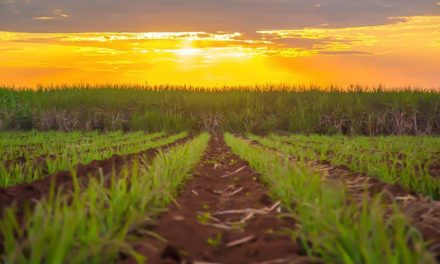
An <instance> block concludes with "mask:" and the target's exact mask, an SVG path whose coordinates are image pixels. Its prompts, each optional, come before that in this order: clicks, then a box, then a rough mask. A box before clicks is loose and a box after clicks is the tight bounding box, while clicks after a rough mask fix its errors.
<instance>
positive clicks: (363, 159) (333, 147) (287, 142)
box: [249, 135, 440, 199]
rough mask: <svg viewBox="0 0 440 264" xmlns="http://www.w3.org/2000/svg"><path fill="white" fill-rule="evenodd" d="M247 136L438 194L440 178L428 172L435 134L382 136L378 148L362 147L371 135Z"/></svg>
mask: <svg viewBox="0 0 440 264" xmlns="http://www.w3.org/2000/svg"><path fill="white" fill-rule="evenodd" d="M249 138H250V139H252V140H256V141H258V142H259V143H260V144H263V145H265V146H268V147H272V148H275V149H277V150H279V151H281V152H283V153H286V154H289V155H292V156H294V157H297V158H298V159H300V160H319V161H326V162H330V163H331V164H333V165H343V166H346V167H348V168H349V169H350V170H351V171H353V172H361V173H366V174H368V175H370V176H374V177H377V178H379V179H381V180H382V181H384V182H387V183H397V184H400V185H402V186H404V187H406V188H409V189H411V190H413V191H416V192H419V193H421V194H424V195H428V196H430V197H432V198H434V199H439V198H440V181H439V180H438V179H437V178H436V177H434V176H435V175H432V172H431V169H432V168H434V167H435V166H438V165H440V164H439V162H440V157H439V156H438V155H437V153H436V151H435V149H434V148H433V144H431V143H432V142H435V143H436V144H438V142H439V141H440V140H439V139H436V138H430V139H425V141H424V142H425V143H422V141H419V144H418V146H416V145H417V144H416V143H410V142H409V141H407V140H404V139H399V138H398V137H395V138H394V140H390V139H386V141H385V142H381V143H377V144H376V146H380V148H379V149H378V150H376V151H365V150H366V149H367V150H368V144H366V142H367V141H372V139H368V140H359V139H357V138H346V139H344V140H340V141H338V140H336V141H332V140H331V137H328V138H327V137H320V136H316V137H313V140H315V141H316V142H320V143H319V144H309V143H307V140H308V137H304V136H292V137H280V136H276V135H270V136H269V137H266V138H262V137H258V136H254V135H249ZM377 140H379V141H380V140H383V139H381V138H378V139H377ZM386 142H388V144H387V143H386ZM399 142H403V143H399ZM393 144H396V145H397V146H399V148H398V149H399V151H398V153H397V154H392V153H390V152H387V149H393V147H391V146H392V145H393ZM388 146H390V147H388ZM394 148H397V147H394Z"/></svg>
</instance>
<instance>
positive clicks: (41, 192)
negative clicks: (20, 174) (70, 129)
mask: <svg viewBox="0 0 440 264" xmlns="http://www.w3.org/2000/svg"><path fill="white" fill-rule="evenodd" d="M189 139H190V137H185V138H182V139H179V140H176V141H175V142H173V143H170V144H167V145H164V146H161V147H158V148H151V149H147V150H145V151H142V152H139V153H134V154H129V155H113V156H112V157H110V158H108V159H104V160H95V161H92V162H90V163H88V164H78V165H76V166H75V172H76V177H77V178H78V180H79V181H81V183H86V182H87V180H88V179H89V178H90V177H96V176H99V175H101V174H102V175H107V174H110V173H112V171H114V170H115V171H118V170H120V169H122V168H123V166H124V165H126V164H127V163H129V162H131V161H133V160H134V159H135V158H137V157H141V156H142V157H145V158H147V160H149V161H151V160H152V159H153V158H154V157H155V156H156V155H157V154H158V153H159V151H163V150H166V149H168V148H171V147H174V146H176V145H178V144H182V143H184V142H186V141H188V140H189ZM72 179H73V178H72V173H71V171H68V170H66V171H61V172H57V173H54V174H51V175H48V176H46V177H44V178H42V179H39V180H36V181H33V182H31V183H25V184H19V185H15V186H11V187H6V188H0V212H1V211H2V210H3V209H5V208H7V207H9V206H12V205H15V206H17V207H18V208H23V207H24V206H26V205H31V206H32V205H33V204H35V202H36V201H38V200H39V199H41V198H42V197H44V196H46V195H48V194H49V192H50V188H51V185H52V184H54V186H55V190H62V191H64V192H66V191H67V190H69V189H71V188H72V184H73V182H72Z"/></svg>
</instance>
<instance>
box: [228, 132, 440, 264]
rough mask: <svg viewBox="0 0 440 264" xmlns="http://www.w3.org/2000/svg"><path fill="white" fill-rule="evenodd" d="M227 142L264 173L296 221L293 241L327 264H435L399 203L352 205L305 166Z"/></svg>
mask: <svg viewBox="0 0 440 264" xmlns="http://www.w3.org/2000/svg"><path fill="white" fill-rule="evenodd" d="M225 140H226V143H227V144H228V145H229V146H230V147H231V148H232V150H233V152H235V153H237V154H238V155H239V156H240V157H241V158H243V159H245V160H247V161H248V162H249V164H250V166H251V167H252V168H254V169H255V170H256V171H258V172H260V173H261V174H262V176H261V180H262V181H263V182H264V183H265V184H266V185H267V186H268V188H269V190H270V192H271V195H272V196H273V197H274V199H279V200H281V201H282V202H283V204H284V206H285V207H286V209H287V210H288V212H289V213H288V214H290V215H291V216H292V217H293V218H294V219H295V220H296V221H297V223H298V224H297V227H298V228H297V229H295V230H292V239H293V240H294V241H297V242H298V243H299V244H300V245H301V246H302V248H303V249H304V251H305V252H306V253H307V254H308V255H310V256H312V257H316V258H318V259H320V260H321V261H323V262H324V263H347V264H348V263H370V264H375V263H394V264H398V263H399V264H400V263H407V264H411V263H434V260H433V257H432V255H431V254H430V253H429V252H428V251H427V249H426V245H425V243H424V242H423V239H422V237H421V235H420V233H419V232H418V231H417V230H416V229H415V228H413V227H412V226H411V225H410V224H409V221H408V220H407V219H406V218H405V217H404V215H403V214H402V213H401V212H400V211H399V210H398V207H397V206H396V205H392V206H390V207H388V206H385V205H384V204H383V202H382V199H381V197H380V196H378V197H375V198H373V200H372V201H370V200H369V199H367V198H366V197H365V198H364V199H363V200H362V202H361V203H360V204H359V203H356V202H350V199H349V195H348V193H347V191H346V190H345V189H344V188H338V187H335V186H333V185H329V184H326V183H325V182H324V181H323V180H322V178H321V176H320V175H318V174H317V173H316V172H314V171H312V170H310V169H309V168H308V167H307V166H306V164H305V163H302V162H298V163H296V164H294V165H293V164H291V162H290V161H289V160H288V159H286V158H285V157H281V156H277V155H276V154H274V153H272V152H270V151H269V150H267V149H264V148H262V147H258V146H251V145H249V144H248V143H247V142H246V141H244V140H242V139H239V138H236V137H234V136H232V135H230V134H226V135H225Z"/></svg>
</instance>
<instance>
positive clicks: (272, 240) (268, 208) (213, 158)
mask: <svg viewBox="0 0 440 264" xmlns="http://www.w3.org/2000/svg"><path fill="white" fill-rule="evenodd" d="M193 176H194V179H193V180H192V181H191V182H190V183H188V184H187V185H186V187H185V189H184V190H183V192H182V193H181V194H180V196H178V197H177V199H176V203H173V204H171V205H170V206H169V208H168V211H167V212H166V213H164V214H162V215H161V216H160V217H159V219H158V220H157V221H155V222H154V223H153V224H154V226H152V227H150V230H149V231H152V232H153V233H154V234H156V235H158V236H160V237H161V238H160V239H159V238H157V237H154V236H152V235H143V236H142V237H141V238H140V239H138V240H136V242H135V243H134V247H135V249H136V250H137V251H139V252H140V253H141V254H143V255H145V256H146V257H147V258H148V263H307V262H309V261H310V259H309V258H308V257H305V256H302V255H301V250H300V248H299V247H298V246H296V245H295V243H294V242H292V240H291V238H290V237H289V231H288V230H292V229H293V228H294V226H295V223H294V221H293V220H292V219H291V218H282V217H280V214H279V210H280V207H279V205H280V203H279V202H276V201H272V200H271V199H270V198H269V196H268V194H267V190H266V189H265V188H264V186H263V185H262V184H261V183H260V182H259V181H258V179H259V174H257V173H256V172H254V171H253V170H251V169H250V167H249V166H248V164H247V162H245V161H243V160H242V159H240V158H239V157H238V156H236V155H234V154H233V153H232V152H231V150H230V148H229V147H227V145H226V144H225V142H224V141H223V138H222V136H213V137H212V138H211V140H210V142H209V147H208V150H207V151H206V152H205V154H204V157H203V158H202V160H201V162H199V164H198V165H197V167H196V168H195V170H194V172H193ZM140 233H145V232H140ZM123 263H134V261H133V260H130V259H128V260H124V261H123Z"/></svg>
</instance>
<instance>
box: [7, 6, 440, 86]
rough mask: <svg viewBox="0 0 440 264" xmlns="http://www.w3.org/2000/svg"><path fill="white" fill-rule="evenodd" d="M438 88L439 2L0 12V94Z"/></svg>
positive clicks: (59, 8)
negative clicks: (102, 88) (167, 87)
mask: <svg viewBox="0 0 440 264" xmlns="http://www.w3.org/2000/svg"><path fill="white" fill-rule="evenodd" d="M78 83H90V84H107V83H115V84H118V83H120V84H152V85H153V84H185V85H195V86H223V85H255V84H280V83H282V84H292V85H322V86H325V85H339V86H347V85H352V84H359V85H366V86H375V85H384V86H387V87H396V86H398V87H404V86H413V87H424V88H437V87H438V88H440V0H417V1H415V0H356V1H354V0H320V1H319V0H119V1H117V0H88V1H86V0H0V85H15V86H36V85H50V84H53V85H55V84H78Z"/></svg>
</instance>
